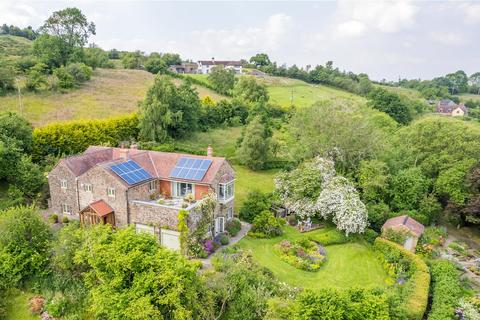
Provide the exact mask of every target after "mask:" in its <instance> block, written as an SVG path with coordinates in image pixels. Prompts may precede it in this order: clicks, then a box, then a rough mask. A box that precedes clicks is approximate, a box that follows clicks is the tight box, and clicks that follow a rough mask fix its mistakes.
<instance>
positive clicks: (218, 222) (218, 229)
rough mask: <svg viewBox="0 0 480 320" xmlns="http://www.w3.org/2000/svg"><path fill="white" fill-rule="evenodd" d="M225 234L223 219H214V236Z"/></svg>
mask: <svg viewBox="0 0 480 320" xmlns="http://www.w3.org/2000/svg"><path fill="white" fill-rule="evenodd" d="M223 232H225V217H217V218H216V219H215V234H219V233H223Z"/></svg>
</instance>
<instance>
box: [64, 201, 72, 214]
mask: <svg viewBox="0 0 480 320" xmlns="http://www.w3.org/2000/svg"><path fill="white" fill-rule="evenodd" d="M62 213H63V214H72V206H71V205H69V204H66V203H62Z"/></svg>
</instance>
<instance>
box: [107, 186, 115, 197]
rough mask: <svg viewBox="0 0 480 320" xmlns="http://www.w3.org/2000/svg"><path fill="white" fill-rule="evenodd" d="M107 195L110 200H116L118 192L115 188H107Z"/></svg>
mask: <svg viewBox="0 0 480 320" xmlns="http://www.w3.org/2000/svg"><path fill="white" fill-rule="evenodd" d="M107 195H108V196H109V197H110V198H115V196H116V191H115V188H111V187H109V188H107Z"/></svg>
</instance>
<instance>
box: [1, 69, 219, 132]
mask: <svg viewBox="0 0 480 320" xmlns="http://www.w3.org/2000/svg"><path fill="white" fill-rule="evenodd" d="M154 77H155V76H154V75H153V74H151V73H149V72H146V71H141V70H127V69H97V70H95V71H94V74H93V76H92V79H91V80H90V81H88V82H87V83H85V84H84V85H83V86H82V87H81V88H79V89H76V90H72V91H70V92H68V93H63V94H62V93H59V92H50V91H45V92H40V93H29V92H25V93H23V96H22V101H23V114H24V116H25V117H26V118H27V119H28V120H29V121H31V122H32V123H33V125H34V126H40V125H44V124H47V123H51V122H55V121H61V120H70V119H91V118H108V117H112V116H116V115H121V114H125V113H130V112H133V111H135V110H137V108H138V101H140V100H142V99H143V98H144V96H145V93H146V92H147V89H148V88H149V87H150V85H151V84H152V83H153V79H154ZM197 91H198V92H199V95H200V97H205V96H207V95H208V96H211V97H212V98H214V99H219V98H221V96H219V95H218V94H216V93H215V92H213V91H211V90H209V89H206V88H203V87H199V86H197ZM0 105H1V109H2V111H15V112H19V113H20V108H19V103H18V96H17V95H16V94H13V93H12V94H10V95H7V96H4V97H0Z"/></svg>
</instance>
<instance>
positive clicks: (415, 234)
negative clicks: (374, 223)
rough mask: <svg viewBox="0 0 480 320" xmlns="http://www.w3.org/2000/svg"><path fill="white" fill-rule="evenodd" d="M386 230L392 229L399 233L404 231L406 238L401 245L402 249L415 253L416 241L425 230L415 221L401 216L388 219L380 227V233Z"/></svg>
mask: <svg viewBox="0 0 480 320" xmlns="http://www.w3.org/2000/svg"><path fill="white" fill-rule="evenodd" d="M388 229H393V230H395V231H399V232H402V231H404V232H405V231H406V233H407V234H408V236H407V238H406V239H405V242H404V243H403V247H404V248H405V249H408V250H410V251H412V252H415V248H416V246H417V242H418V239H419V238H420V236H421V235H422V233H423V231H424V230H425V227H424V226H423V224H421V223H420V222H418V221H417V220H415V219H413V218H411V217H409V216H407V215H402V216H398V217H394V218H390V219H388V220H387V221H386V222H385V223H384V224H383V226H382V233H383V232H385V231H386V230H388Z"/></svg>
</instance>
